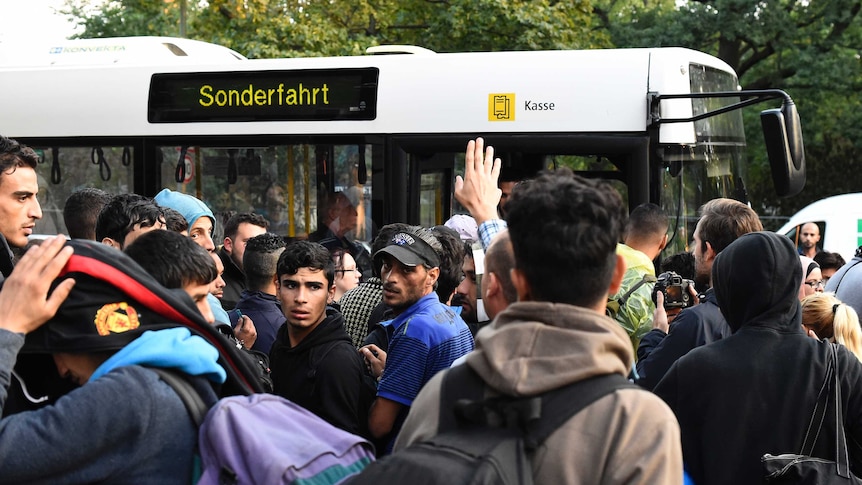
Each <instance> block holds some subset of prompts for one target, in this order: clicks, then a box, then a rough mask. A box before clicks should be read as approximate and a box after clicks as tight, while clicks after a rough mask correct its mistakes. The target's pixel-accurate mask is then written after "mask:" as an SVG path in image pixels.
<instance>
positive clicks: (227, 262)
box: [218, 248, 245, 312]
mask: <svg viewBox="0 0 862 485" xmlns="http://www.w3.org/2000/svg"><path fill="white" fill-rule="evenodd" d="M218 257H219V259H221V264H223V265H224V273H223V274H222V275H221V277H222V279H223V280H224V283H225V287H224V295H222V298H221V307H222V308H224V310H225V311H226V312H229V311H231V310H233V309H234V308H236V304H237V303H238V302H239V300H240V299H241V298H242V292H243V290H245V273H243V272H242V270H241V269H239V267H237V265H236V264H234V262H233V260H232V259H230V254H228V253H227V251H225V250H224V248H221V249H219V251H218Z"/></svg>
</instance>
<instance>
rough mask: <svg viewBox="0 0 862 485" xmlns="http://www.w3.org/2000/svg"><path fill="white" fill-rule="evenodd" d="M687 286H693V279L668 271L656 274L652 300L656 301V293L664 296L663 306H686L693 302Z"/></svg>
mask: <svg viewBox="0 0 862 485" xmlns="http://www.w3.org/2000/svg"><path fill="white" fill-rule="evenodd" d="M689 287H694V281H692V280H687V279H685V278H683V277H682V276H680V275H678V274H676V273H674V272H673V271H668V272H666V273H662V274H660V275H659V276H658V278H657V279H656V282H655V287H653V290H652V301H653V303H656V294H658V292H661V293H662V296H664V307H665V308H688V307H690V306H691V305H692V304H693V302H692V298H691V293H690V292H689Z"/></svg>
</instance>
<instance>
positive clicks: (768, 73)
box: [596, 0, 862, 216]
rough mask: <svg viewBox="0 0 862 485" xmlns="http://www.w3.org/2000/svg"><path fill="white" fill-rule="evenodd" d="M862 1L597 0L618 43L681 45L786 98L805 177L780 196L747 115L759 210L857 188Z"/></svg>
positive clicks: (774, 210)
mask: <svg viewBox="0 0 862 485" xmlns="http://www.w3.org/2000/svg"><path fill="white" fill-rule="evenodd" d="M860 9H862V0H834V1H829V2H800V1H797V0H775V1H770V2H766V1H759V2H757V1H755V2H752V1H751V0H689V1H688V2H685V3H684V4H682V5H680V6H676V5H675V4H673V2H667V1H650V0H645V1H640V2H639V1H634V0H607V1H601V0H598V1H597V7H596V12H597V14H596V15H597V17H598V18H600V19H602V21H603V26H604V28H606V29H607V30H608V32H609V33H610V37H611V41H612V42H613V43H614V45H616V46H617V47H646V46H670V45H674V46H684V47H689V48H692V49H697V50H700V51H704V52H708V53H711V54H714V55H716V56H718V57H719V58H721V59H723V60H724V61H725V62H727V63H728V64H730V66H731V67H733V68H734V69H735V70H736V72H737V73H738V74H739V79H740V84H741V85H742V86H743V87H744V88H745V89H766V88H780V89H783V90H785V91H787V92H788V93H789V94H791V95H792V96H793V98H794V100H795V101H796V103H797V107H798V109H799V114H800V117H801V118H802V121H803V133H804V135H805V147H806V155H807V157H806V158H807V169H808V170H807V172H808V181H807V183H806V187H805V189H804V190H803V192H802V193H801V194H800V195H798V196H796V197H793V198H789V199H778V198H777V197H776V196H775V193H774V190H773V189H772V187H773V185H772V180H771V178H770V172H769V164H768V162H767V160H766V155H765V149H764V148H763V141H762V135H761V133H760V123H759V121H758V120H757V119H756V118H757V114H756V112H755V111H752V110H748V111H746V113H745V118H746V127H747V128H748V132H747V139H748V143H749V147H750V149H749V153H748V155H749V157H748V158H749V160H750V161H751V169H750V171H749V175H750V177H749V184H748V188H749V195H750V197H751V200H752V202H753V205H754V207H755V209H756V210H757V211H758V213H759V214H761V215H766V216H769V215H785V216H789V215H791V214H793V213H794V212H796V211H797V210H799V209H800V208H801V207H803V206H804V205H807V204H808V203H810V202H812V201H814V200H818V199H821V198H823V197H826V196H829V195H834V194H837V193H845V192H848V191H854V190H859V189H858V188H859V187H860V186H862V176H859V175H856V174H855V173H853V172H852V171H848V170H847V167H848V165H849V163H851V162H852V161H855V160H858V159H859V155H860V154H862V137H860V136H859V135H860V133H859V131H860V128H859V127H860V122H862V119H860V117H862V114H860V111H859V109H858V105H859V102H858V100H857V98H858V96H857V95H856V93H857V92H858V87H859V86H860V84H862V75H860V51H859V48H858V46H859V45H862V44H860V39H862V27H860V24H859V21H858V19H859V12H860Z"/></svg>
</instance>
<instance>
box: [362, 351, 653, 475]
mask: <svg viewBox="0 0 862 485" xmlns="http://www.w3.org/2000/svg"><path fill="white" fill-rule="evenodd" d="M626 388H632V389H637V386H635V385H634V384H631V383H630V382H628V381H627V380H626V379H625V378H624V377H623V376H621V375H618V374H608V375H602V376H596V377H593V378H590V379H587V380H584V381H580V382H576V383H574V384H571V385H569V386H566V387H563V388H560V389H556V390H554V391H551V392H548V393H545V394H541V395H539V396H533V397H525V398H513V397H506V396H504V397H495V398H485V397H484V390H485V383H484V382H483V381H482V379H481V378H480V377H479V376H478V375H477V374H476V372H475V371H473V369H472V368H470V366H468V365H466V364H464V365H459V366H455V367H453V368H451V369H449V371H448V372H447V374H446V375H445V377H444V378H443V383H442V386H441V390H440V423H439V427H438V434H437V436H434V437H433V438H431V439H429V440H427V441H422V442H419V443H414V444H412V445H410V446H409V447H407V448H405V449H403V450H400V451H398V452H396V453H395V454H393V455H389V456H387V457H384V458H382V459H380V460H378V461H376V462H373V463H371V464H370V465H369V466H368V467H367V468H365V469H364V470H363V471H362V473H360V474H359V475H358V476H356V477H354V478H353V479H352V480H350V481H349V482H348V483H349V485H379V484H381V483H407V484H410V485H462V484H465V485H466V484H470V485H480V484H495V485H509V484H532V483H533V471H532V467H531V457H532V455H533V452H535V450H536V449H537V448H538V447H539V445H541V444H542V442H543V441H544V440H545V439H546V438H547V437H548V436H550V435H551V434H552V433H553V432H554V431H556V430H557V429H558V428H559V427H561V426H562V425H564V424H565V423H566V422H567V421H568V420H569V418H571V417H572V416H574V415H575V414H577V413H578V412H579V411H581V410H582V409H584V408H585V407H586V406H588V405H589V404H590V403H592V402H594V401H596V400H597V399H599V398H600V397H602V396H605V395H607V394H609V393H611V392H613V391H615V390H617V389H626Z"/></svg>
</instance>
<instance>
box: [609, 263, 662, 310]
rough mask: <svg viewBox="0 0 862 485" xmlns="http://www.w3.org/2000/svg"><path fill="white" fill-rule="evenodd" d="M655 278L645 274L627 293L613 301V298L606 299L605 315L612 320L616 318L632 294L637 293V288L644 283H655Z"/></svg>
mask: <svg viewBox="0 0 862 485" xmlns="http://www.w3.org/2000/svg"><path fill="white" fill-rule="evenodd" d="M655 281H656V278H655V276H653V275H650V274H645V275H644V276H643V278H641V279H640V280H639V281H638V282H637V283H635V284H634V285H632V287H631V288H629V291H627V292H625V293H624V294H623V296H621V297H619V299H616V300H614V299H613V298H608V306H607V309H606V310H605V314H606V315H607V316H609V317H611V318H613V319H616V318H617V315H619V313H620V310H621V309H622V308H623V307H624V306H626V302H628V301H629V298H631V296H632V295H633V294H634V292H636V291H638V288H640V287H641V286H643V285H644V284H646V283H655Z"/></svg>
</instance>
